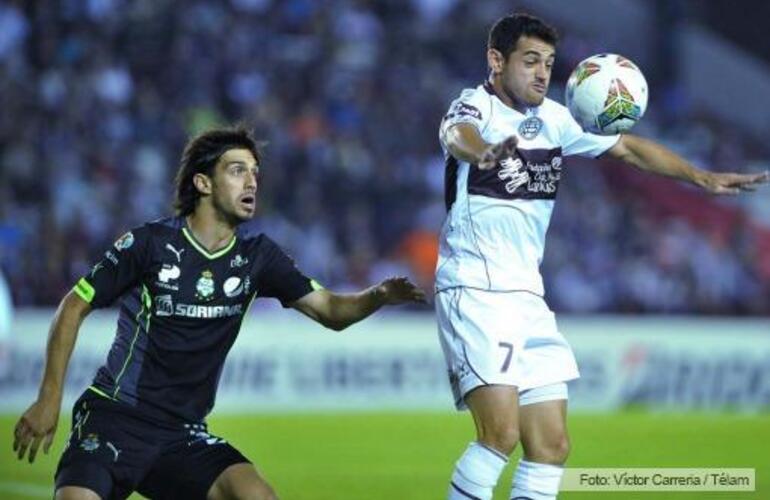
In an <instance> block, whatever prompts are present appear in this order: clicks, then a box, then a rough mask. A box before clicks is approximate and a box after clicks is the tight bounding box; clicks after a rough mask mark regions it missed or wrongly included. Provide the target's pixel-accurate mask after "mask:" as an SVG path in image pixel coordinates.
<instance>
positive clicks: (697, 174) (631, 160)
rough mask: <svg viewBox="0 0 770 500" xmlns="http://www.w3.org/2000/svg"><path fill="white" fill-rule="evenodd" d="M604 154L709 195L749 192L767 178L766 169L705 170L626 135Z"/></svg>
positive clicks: (658, 147) (637, 138) (651, 142)
mask: <svg viewBox="0 0 770 500" xmlns="http://www.w3.org/2000/svg"><path fill="white" fill-rule="evenodd" d="M607 154H609V156H611V157H612V158H617V159H618V160H621V161H623V162H625V163H628V164H630V165H633V166H635V167H637V168H639V169H641V170H644V171H647V172H651V173H654V174H659V175H665V176H667V177H673V178H674V179H680V180H683V181H687V182H690V183H692V184H694V185H696V186H698V187H701V188H703V189H705V190H706V191H708V192H710V193H713V194H738V193H740V192H741V191H753V190H754V189H756V187H757V186H758V185H759V184H764V183H766V182H768V180H770V173H768V172H763V173H761V174H734V173H713V172H706V171H705V170H700V169H698V168H695V167H694V166H693V165H691V164H690V163H689V162H688V161H687V160H685V159H684V158H682V157H681V156H679V155H677V154H676V153H674V152H673V151H671V150H670V149H668V148H666V147H664V146H661V145H660V144H657V143H655V142H653V141H650V140H647V139H643V138H641V137H638V136H635V135H630V134H624V135H622V136H621V137H620V140H619V141H618V142H617V144H615V145H614V146H613V147H611V148H610V149H609V151H607Z"/></svg>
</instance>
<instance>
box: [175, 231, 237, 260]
mask: <svg viewBox="0 0 770 500" xmlns="http://www.w3.org/2000/svg"><path fill="white" fill-rule="evenodd" d="M182 234H184V236H185V238H187V241H189V242H190V244H191V245H192V246H193V247H195V249H196V250H197V251H198V252H200V253H201V254H202V255H203V256H204V257H206V258H207V259H209V260H214V259H216V258H218V257H221V256H223V255H224V254H226V253H227V252H229V251H230V250H231V249H232V248H233V247H234V246H235V240H236V239H237V238H236V237H235V235H234V234H233V238H232V239H231V240H230V242H229V243H228V244H227V245H225V247H224V248H223V249H221V250H217V251H216V252H214V253H211V252H209V251H208V250H206V247H204V246H203V245H202V244H201V243H200V242H198V240H196V239H195V236H194V235H193V234H192V231H189V230H188V229H187V228H186V227H183V228H182Z"/></svg>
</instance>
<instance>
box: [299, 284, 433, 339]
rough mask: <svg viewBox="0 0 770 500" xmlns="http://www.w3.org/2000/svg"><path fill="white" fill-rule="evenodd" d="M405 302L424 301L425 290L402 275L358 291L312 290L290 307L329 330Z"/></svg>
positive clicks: (344, 326) (339, 328)
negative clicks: (381, 308)
mask: <svg viewBox="0 0 770 500" xmlns="http://www.w3.org/2000/svg"><path fill="white" fill-rule="evenodd" d="M407 302H425V292H423V291H422V290H421V289H419V288H417V287H416V286H415V285H414V284H412V282H411V281H409V280H408V279H407V278H404V277H398V278H389V279H386V280H385V281H383V282H382V283H380V284H379V285H374V286H371V287H369V288H367V289H366V290H362V291H360V292H358V293H350V294H342V293H334V292H332V291H329V290H324V289H322V290H316V291H314V292H311V293H309V294H307V295H305V296H304V297H302V298H301V299H299V300H297V301H296V302H294V303H293V304H292V307H293V308H295V309H297V310H298V311H300V312H302V313H303V314H305V315H307V316H308V317H310V318H312V319H314V320H315V321H317V322H319V323H321V324H322V325H324V326H325V327H327V328H331V329H332V330H337V331H339V330H344V329H345V328H347V327H349V326H350V325H352V324H353V323H357V322H358V321H361V320H362V319H364V318H366V317H368V316H369V315H371V314H372V313H374V312H375V311H377V310H378V309H379V308H380V307H382V306H385V305H397V304H404V303H407Z"/></svg>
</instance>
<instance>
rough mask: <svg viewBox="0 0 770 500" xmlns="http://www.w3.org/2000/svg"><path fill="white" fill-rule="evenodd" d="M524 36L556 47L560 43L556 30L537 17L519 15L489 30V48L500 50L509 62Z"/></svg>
mask: <svg viewBox="0 0 770 500" xmlns="http://www.w3.org/2000/svg"><path fill="white" fill-rule="evenodd" d="M522 36H529V37H533V38H539V39H540V40H542V41H544V42H545V43H547V44H550V45H553V46H554V47H556V44H558V43H559V34H558V32H557V31H556V29H555V28H553V27H552V26H549V25H547V24H545V23H544V22H543V21H542V20H540V19H539V18H537V17H535V16H531V15H529V14H524V13H517V14H512V15H510V16H505V17H501V18H500V19H498V20H497V22H496V23H495V25H494V26H492V29H491V30H489V41H488V42H487V48H489V49H496V50H498V51H499V52H500V53H501V54H502V55H503V58H505V60H508V56H510V55H511V52H513V51H515V50H516V44H517V43H518V42H519V38H521V37H522Z"/></svg>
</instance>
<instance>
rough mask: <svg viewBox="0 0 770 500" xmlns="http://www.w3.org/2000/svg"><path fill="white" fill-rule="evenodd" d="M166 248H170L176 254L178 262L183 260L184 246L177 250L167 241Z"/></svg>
mask: <svg viewBox="0 0 770 500" xmlns="http://www.w3.org/2000/svg"><path fill="white" fill-rule="evenodd" d="M166 250H170V251H171V253H173V254H174V255H176V261H177V262H182V252H184V248H180V249H179V250H177V249H176V248H174V247H173V246H171V243H166Z"/></svg>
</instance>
